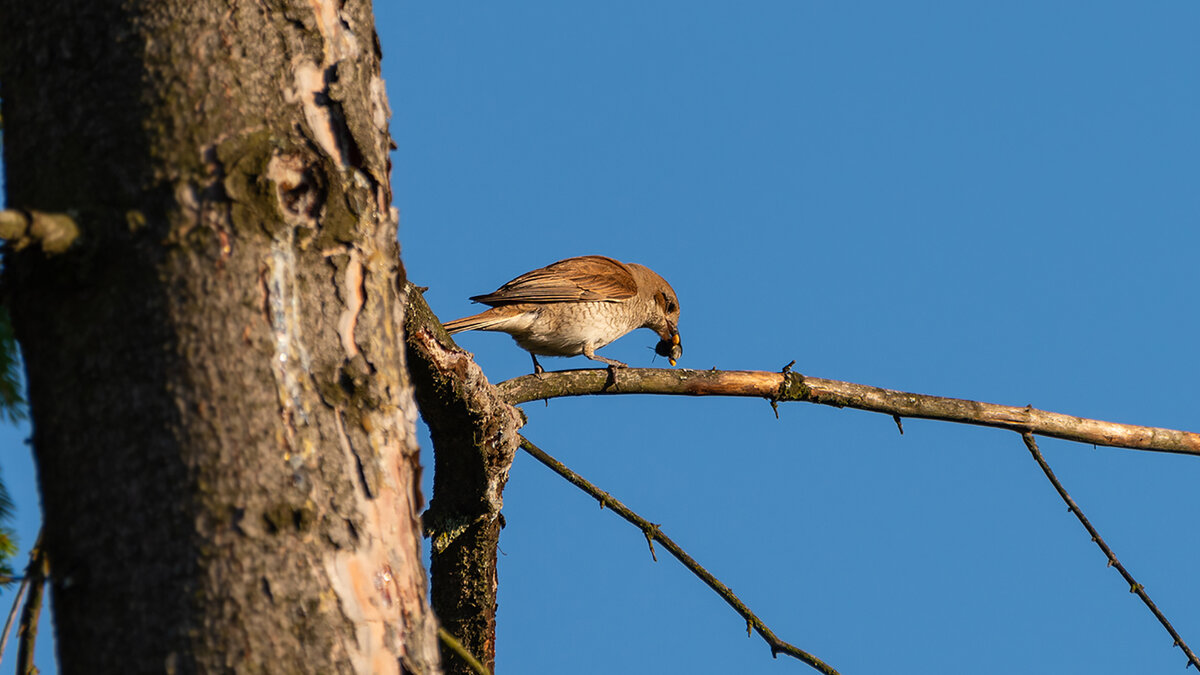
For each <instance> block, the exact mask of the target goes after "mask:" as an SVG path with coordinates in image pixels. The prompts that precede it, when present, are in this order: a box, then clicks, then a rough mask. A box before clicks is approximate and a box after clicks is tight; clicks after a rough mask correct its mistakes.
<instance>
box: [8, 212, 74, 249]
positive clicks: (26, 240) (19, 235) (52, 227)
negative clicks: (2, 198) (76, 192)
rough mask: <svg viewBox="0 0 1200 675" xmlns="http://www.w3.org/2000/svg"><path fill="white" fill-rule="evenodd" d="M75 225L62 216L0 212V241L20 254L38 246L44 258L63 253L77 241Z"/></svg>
mask: <svg viewBox="0 0 1200 675" xmlns="http://www.w3.org/2000/svg"><path fill="white" fill-rule="evenodd" d="M79 234H80V232H79V225H77V224H75V219H74V218H72V217H71V216H69V215H67V214H65V213H43V212H42V211H21V210H18V209H6V210H3V211H0V239H6V240H8V241H9V242H10V243H11V244H12V247H13V250H16V251H20V250H21V249H23V248H25V247H26V246H29V245H30V244H32V243H34V242H40V243H41V245H42V251H44V252H45V253H46V254H47V255H51V254H55V253H63V252H65V251H66V250H67V249H69V248H71V244H73V243H75V240H76V239H78V238H79Z"/></svg>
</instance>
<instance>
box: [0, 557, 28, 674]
mask: <svg viewBox="0 0 1200 675" xmlns="http://www.w3.org/2000/svg"><path fill="white" fill-rule="evenodd" d="M27 588H29V577H25V578H24V579H22V580H21V586H20V587H19V588H17V597H16V598H15V599H14V600H13V605H12V609H11V610H9V612H8V619H7V620H6V621H5V622H4V633H3V634H2V635H0V663H3V662H4V650H5V649H6V648H7V647H8V633H9V631H10V630H12V625H13V619H15V618H17V610H18V609H20V608H21V600H22V599H23V598H24V597H25V590H26V589H27Z"/></svg>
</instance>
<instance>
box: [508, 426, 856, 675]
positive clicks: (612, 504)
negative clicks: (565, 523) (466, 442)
mask: <svg viewBox="0 0 1200 675" xmlns="http://www.w3.org/2000/svg"><path fill="white" fill-rule="evenodd" d="M521 449H522V450H524V451H525V452H527V453H529V454H530V455H532V456H533V457H534V458H535V459H537V460H538V461H539V462H541V463H542V464H545V465H546V466H547V467H549V468H550V469H551V470H553V471H554V472H555V473H557V474H558V475H560V476H562V477H563V478H566V479H567V481H569V482H570V483H571V484H573V485H575V486H576V487H578V488H579V489H581V490H583V491H584V492H586V493H588V494H589V495H591V496H592V497H594V498H595V499H597V500H599V501H600V504H601V505H602V506H607V507H608V508H610V509H612V510H613V511H614V512H616V514H617V515H619V516H621V517H622V518H624V519H625V520H626V521H628V522H630V523H632V524H633V525H635V526H637V527H638V528H640V529H641V530H642V532H643V533H644V534H645V535H646V539H647V540H650V541H652V542H653V541H657V542H658V543H660V544H662V546H663V548H665V549H667V551H669V552H670V553H671V555H673V556H675V558H676V559H677V560H679V562H681V563H683V565H684V567H687V568H688V569H689V570H691V572H692V574H695V575H696V576H698V577H700V579H701V580H702V581H703V582H704V583H706V584H708V586H709V588H711V589H713V590H714V591H716V593H717V595H719V596H721V598H722V599H723V600H725V602H726V603H728V604H729V606H730V607H732V608H733V609H734V611H736V612H737V613H738V614H740V615H742V618H744V619H745V620H746V625H747V628H750V627H753V628H754V630H755V631H757V632H758V634H759V635H761V636H762V639H763V640H765V641H766V643H767V646H769V647H770V648H771V656H773V657H776V656H778V655H779V654H787V655H789V656H793V657H795V658H797V659H799V660H800V661H803V662H804V663H807V664H808V665H810V666H812V667H813V668H815V669H817V670H819V671H821V672H822V673H825V674H826V675H837V672H838V671H836V670H834V668H833V667H832V666H830V665H829V664H827V663H825V662H824V661H822V660H821V659H819V658H817V657H815V656H813V655H812V654H809V653H808V652H806V651H804V650H803V649H800V648H799V647H796V646H795V645H793V644H790V643H788V642H784V641H783V640H780V639H779V638H778V637H776V636H775V633H773V632H772V631H771V629H770V628H768V627H767V625H766V624H765V623H763V621H762V619H759V618H758V616H757V615H755V614H754V612H752V611H750V608H749V607H747V606H746V604H745V603H743V602H742V601H741V599H739V598H738V597H737V595H735V594H734V592H733V591H732V590H730V589H729V587H728V586H726V585H725V584H723V583H721V581H720V580H719V579H717V578H716V577H715V576H713V575H712V574H711V573H710V572H709V571H708V570H706V569H704V567H702V566H701V565H700V563H698V562H696V561H695V560H694V559H693V558H692V557H691V556H690V555H688V554H687V553H686V552H684V550H683V549H682V548H680V547H679V545H678V544H676V543H675V542H674V541H672V540H671V538H670V537H668V536H667V535H665V534H663V532H662V530H661V529H660V528H659V526H658V525H655V524H654V523H651V522H650V521H648V520H646V519H645V518H643V517H641V516H639V515H638V514H636V513H634V512H633V511H632V510H630V509H629V507H627V506H625V505H624V504H622V503H621V502H620V501H618V500H617V499H616V498H615V497H613V496H612V495H610V494H608V493H607V492H605V491H603V490H601V489H600V488H598V487H596V486H595V485H592V484H591V483H590V482H588V480H587V479H585V478H584V477H582V476H580V475H579V474H577V473H575V472H574V471H572V470H570V469H568V468H567V467H566V466H565V465H564V464H563V463H562V462H560V461H558V460H557V459H554V458H553V457H551V456H550V455H548V454H546V453H545V451H543V450H541V449H540V448H538V447H537V446H536V445H534V444H533V443H530V442H529V439H527V438H525V437H524V436H522V437H521ZM651 550H653V546H651Z"/></svg>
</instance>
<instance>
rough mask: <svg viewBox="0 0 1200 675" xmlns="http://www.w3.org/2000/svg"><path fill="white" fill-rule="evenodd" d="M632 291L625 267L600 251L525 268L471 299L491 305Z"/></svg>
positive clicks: (620, 295)
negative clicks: (523, 272)
mask: <svg viewBox="0 0 1200 675" xmlns="http://www.w3.org/2000/svg"><path fill="white" fill-rule="evenodd" d="M635 295H637V281H636V280H635V279H634V278H633V273H632V272H630V271H629V268H628V267H626V266H625V265H624V264H622V263H619V262H617V261H616V260H613V259H612V258H606V257H604V256H602V255H585V256H581V257H579V258H567V259H566V260H560V261H558V262H556V263H554V264H553V265H547V266H546V267H543V268H541V269H536V270H534V271H532V272H527V273H525V274H522V275H521V276H519V277H517V278H516V279H513V280H512V281H510V282H508V283H507V284H504V285H503V286H501V287H500V288H498V289H497V290H496V291H495V292H493V293H488V294H487V295H476V296H475V297H473V298H471V299H472V300H474V301H475V302H482V303H484V304H485V305H492V306H493V307H495V306H498V305H511V304H515V303H518V302H532V303H547V302H618V301H621V300H627V299H629V298H632V297H633V296H635Z"/></svg>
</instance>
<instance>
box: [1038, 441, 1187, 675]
mask: <svg viewBox="0 0 1200 675" xmlns="http://www.w3.org/2000/svg"><path fill="white" fill-rule="evenodd" d="M1021 438H1023V439H1024V440H1025V447H1027V448H1029V452H1030V454H1032V455H1033V459H1034V461H1036V462H1037V463H1038V466H1040V467H1042V472H1043V473H1045V474H1046V478H1049V479H1050V483H1051V484H1052V485H1054V489H1055V490H1058V495H1059V496H1060V497H1062V499H1063V501H1064V502H1066V503H1067V508H1068V509H1070V511H1071V513H1074V514H1075V517H1076V518H1078V519H1079V522H1080V523H1083V527H1084V529H1086V530H1087V531H1088V534H1090V535H1092V541H1094V542H1096V545H1097V546H1099V547H1100V550H1101V551H1104V555H1105V556H1107V557H1108V565H1109V567H1115V568H1117V571H1118V572H1120V573H1121V576H1122V577H1124V578H1125V581H1126V582H1127V583H1128V584H1129V592H1130V593H1136V594H1137V596H1138V597H1139V598H1141V599H1142V602H1144V603H1146V606H1147V607H1149V608H1150V611H1151V613H1153V614H1154V617H1155V618H1156V619H1158V622H1159V623H1161V624H1162V626H1163V628H1166V629H1167V633H1169V634H1170V635H1171V638H1172V639H1173V640H1175V646H1177V647H1179V648H1180V649H1182V650H1183V653H1184V654H1186V655H1187V657H1188V665H1189V666H1196V669H1197V670H1200V660H1197V658H1196V655H1195V654H1194V653H1193V652H1192V650H1191V649H1190V648H1189V647H1188V646H1187V643H1186V642H1184V641H1183V638H1182V637H1180V636H1179V633H1177V632H1175V627H1174V626H1172V625H1171V622H1170V621H1167V617H1165V616H1163V613H1162V612H1160V611H1159V610H1158V606H1157V605H1155V604H1154V601H1153V600H1151V599H1150V596H1149V595H1147V593H1146V589H1145V588H1144V587H1143V586H1142V585H1141V584H1139V583H1138V582H1137V581H1136V580H1135V579H1134V578H1133V575H1132V574H1130V573H1129V572H1128V571H1127V570H1126V569H1125V566H1124V565H1122V564H1121V563H1120V562H1119V561H1118V560H1117V556H1116V554H1115V553H1113V551H1112V549H1111V548H1109V547H1108V544H1107V543H1105V541H1104V539H1103V538H1101V536H1100V533H1099V532H1097V531H1096V528H1094V527H1092V524H1091V522H1089V521H1088V519H1087V516H1085V515H1083V511H1081V510H1080V509H1079V505H1078V504H1076V503H1075V500H1074V499H1071V495H1069V494H1067V490H1066V488H1064V487H1063V486H1062V483H1060V482H1058V478H1057V477H1056V476H1055V475H1054V472H1053V471H1051V470H1050V465H1049V464H1047V463H1046V460H1045V458H1043V457H1042V453H1041V451H1040V450H1038V446H1037V441H1036V440H1034V438H1033V435H1032V434H1028V433H1026V434H1021Z"/></svg>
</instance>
